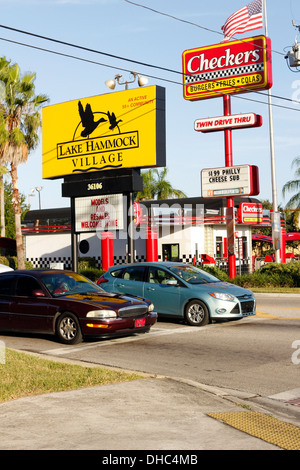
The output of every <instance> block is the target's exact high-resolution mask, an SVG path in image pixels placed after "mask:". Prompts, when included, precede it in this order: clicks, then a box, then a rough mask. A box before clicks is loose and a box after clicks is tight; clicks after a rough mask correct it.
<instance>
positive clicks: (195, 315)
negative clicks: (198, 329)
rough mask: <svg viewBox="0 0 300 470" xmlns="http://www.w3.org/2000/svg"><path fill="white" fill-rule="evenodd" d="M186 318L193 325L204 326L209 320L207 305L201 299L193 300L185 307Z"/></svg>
mask: <svg viewBox="0 0 300 470" xmlns="http://www.w3.org/2000/svg"><path fill="white" fill-rule="evenodd" d="M185 319H186V321H187V323H188V324H189V325H191V326H204V325H207V323H208V322H209V313H208V309H207V307H206V305H205V304H204V303H203V302H201V301H200V300H191V301H190V302H189V303H188V304H187V306H186V308H185Z"/></svg>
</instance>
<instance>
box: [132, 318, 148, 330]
mask: <svg viewBox="0 0 300 470" xmlns="http://www.w3.org/2000/svg"><path fill="white" fill-rule="evenodd" d="M145 325H146V318H138V319H137V320H134V326H135V328H141V327H142V326H145Z"/></svg>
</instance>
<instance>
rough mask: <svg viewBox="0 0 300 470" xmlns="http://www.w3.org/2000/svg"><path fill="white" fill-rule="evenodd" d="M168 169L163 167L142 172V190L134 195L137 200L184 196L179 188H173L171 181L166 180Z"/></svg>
mask: <svg viewBox="0 0 300 470" xmlns="http://www.w3.org/2000/svg"><path fill="white" fill-rule="evenodd" d="M167 172H168V169H167V168H166V167H165V168H163V169H162V170H161V171H159V170H157V169H156V168H155V169H150V170H146V171H145V172H142V177H143V191H139V192H138V193H137V195H136V200H137V201H142V200H145V199H147V200H148V199H150V200H152V199H174V198H181V197H186V194H185V193H184V192H183V191H180V190H179V189H175V188H173V186H172V185H171V183H170V182H169V181H167V180H166V176H167Z"/></svg>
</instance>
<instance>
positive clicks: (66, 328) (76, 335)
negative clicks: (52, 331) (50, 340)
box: [56, 312, 82, 344]
mask: <svg viewBox="0 0 300 470" xmlns="http://www.w3.org/2000/svg"><path fill="white" fill-rule="evenodd" d="M56 334H57V336H58V338H59V340H60V342H61V343H64V344H77V343H80V342H81V341H82V333H81V329H80V325H79V322H78V319H77V317H76V316H75V315H73V313H69V312H66V313H63V314H62V315H61V316H60V317H59V318H58V320H57V323H56Z"/></svg>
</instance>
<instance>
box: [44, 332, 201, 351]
mask: <svg viewBox="0 0 300 470" xmlns="http://www.w3.org/2000/svg"><path fill="white" fill-rule="evenodd" d="M206 328H207V327H205V326H202V327H201V328H197V327H194V326H186V327H183V328H174V329H169V330H168V329H165V328H152V329H151V332H150V335H151V337H158V336H165V335H173V334H179V333H191V332H196V331H198V332H200V331H204V330H205V329H206ZM144 338H145V336H144V335H138V336H126V337H125V338H114V339H109V340H102V341H97V342H93V343H92V344H85V345H79V346H74V347H73V348H72V347H70V346H66V347H64V348H57V349H47V350H46V351H43V353H44V354H50V355H53V356H60V355H64V354H70V353H73V352H78V351H84V350H86V349H92V348H95V347H98V346H101V347H104V346H113V345H114V344H116V343H117V344H120V343H131V342H133V341H140V340H141V339H144Z"/></svg>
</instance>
